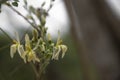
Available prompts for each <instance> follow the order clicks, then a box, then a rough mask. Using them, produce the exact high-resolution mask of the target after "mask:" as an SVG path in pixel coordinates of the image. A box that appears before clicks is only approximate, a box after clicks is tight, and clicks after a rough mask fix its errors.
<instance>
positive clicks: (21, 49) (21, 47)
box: [18, 45, 26, 63]
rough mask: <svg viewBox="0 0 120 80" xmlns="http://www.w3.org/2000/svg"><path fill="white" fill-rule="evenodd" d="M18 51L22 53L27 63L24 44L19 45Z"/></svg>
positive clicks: (21, 55)
mask: <svg viewBox="0 0 120 80" xmlns="http://www.w3.org/2000/svg"><path fill="white" fill-rule="evenodd" d="M18 53H19V55H20V57H21V58H22V59H23V60H24V62H25V63H26V57H25V56H26V52H25V51H24V48H23V46H22V45H18Z"/></svg>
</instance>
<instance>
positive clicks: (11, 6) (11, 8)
mask: <svg viewBox="0 0 120 80" xmlns="http://www.w3.org/2000/svg"><path fill="white" fill-rule="evenodd" d="M7 6H8V7H9V8H10V9H12V10H13V11H14V12H16V13H17V14H18V15H19V16H21V17H23V18H24V19H25V20H26V21H27V22H28V23H29V24H30V25H31V26H32V27H33V28H35V29H37V30H38V28H37V27H36V26H35V25H33V23H31V22H30V21H29V20H28V18H26V17H25V16H24V15H23V14H21V13H20V12H19V11H17V10H16V9H14V8H13V7H12V6H10V5H7Z"/></svg>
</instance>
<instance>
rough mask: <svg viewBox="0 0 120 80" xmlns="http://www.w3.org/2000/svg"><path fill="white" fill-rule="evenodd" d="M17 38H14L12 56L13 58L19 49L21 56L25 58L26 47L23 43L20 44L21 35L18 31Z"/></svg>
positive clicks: (11, 49)
mask: <svg viewBox="0 0 120 80" xmlns="http://www.w3.org/2000/svg"><path fill="white" fill-rule="evenodd" d="M16 38H17V39H16V40H13V44H12V45H11V47H10V56H11V58H13V57H14V55H15V53H16V52H17V51H18V53H19V55H20V56H21V58H23V59H24V58H25V55H24V48H23V45H21V44H20V40H19V36H18V34H17V33H16ZM24 61H25V59H24Z"/></svg>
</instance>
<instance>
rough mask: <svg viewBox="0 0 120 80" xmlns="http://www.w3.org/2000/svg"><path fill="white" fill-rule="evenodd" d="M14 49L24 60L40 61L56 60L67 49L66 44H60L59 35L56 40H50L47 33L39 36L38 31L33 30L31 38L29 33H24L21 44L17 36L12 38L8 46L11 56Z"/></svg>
mask: <svg viewBox="0 0 120 80" xmlns="http://www.w3.org/2000/svg"><path fill="white" fill-rule="evenodd" d="M16 51H17V52H18V53H19V55H20V57H21V58H22V59H23V60H24V62H25V63H26V62H31V61H33V62H34V63H35V62H40V61H41V60H45V59H46V60H53V59H54V60H58V59H59V56H60V53H61V56H62V58H63V57H64V55H65V52H66V51H67V46H66V45H63V44H62V40H61V39H60V36H59V37H58V39H57V42H56V43H54V42H53V41H52V38H51V35H50V34H49V33H48V34H47V37H44V38H42V37H39V36H38V31H37V30H36V29H34V30H33V38H32V39H30V38H29V35H28V34H26V35H25V44H24V45H23V44H21V43H20V40H19V36H18V35H17V39H16V40H13V44H12V45H11V47H10V55H11V57H12V58H13V57H14V54H15V53H16Z"/></svg>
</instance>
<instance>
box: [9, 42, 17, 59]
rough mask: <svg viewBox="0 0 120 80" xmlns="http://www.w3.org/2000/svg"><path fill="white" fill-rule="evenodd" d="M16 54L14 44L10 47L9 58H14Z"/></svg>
mask: <svg viewBox="0 0 120 80" xmlns="http://www.w3.org/2000/svg"><path fill="white" fill-rule="evenodd" d="M15 53H16V44H13V45H11V47H10V56H11V58H13V57H14V54H15Z"/></svg>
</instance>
